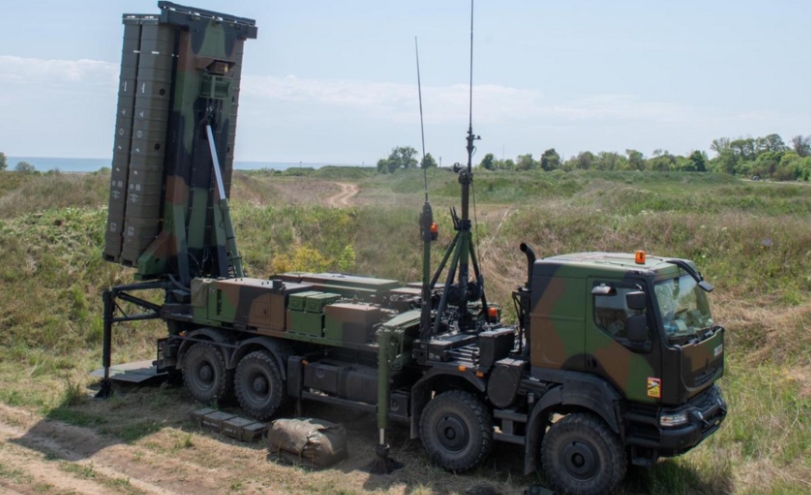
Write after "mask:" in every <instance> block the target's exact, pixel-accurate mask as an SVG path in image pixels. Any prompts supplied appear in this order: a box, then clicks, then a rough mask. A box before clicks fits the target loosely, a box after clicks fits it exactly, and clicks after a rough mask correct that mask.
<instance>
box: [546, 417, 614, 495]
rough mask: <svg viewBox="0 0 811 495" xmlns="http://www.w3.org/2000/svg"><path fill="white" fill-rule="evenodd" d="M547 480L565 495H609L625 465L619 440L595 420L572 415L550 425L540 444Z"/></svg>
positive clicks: (597, 419) (598, 419)
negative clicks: (605, 494)
mask: <svg viewBox="0 0 811 495" xmlns="http://www.w3.org/2000/svg"><path fill="white" fill-rule="evenodd" d="M541 458H542V460H543V469H544V473H545V474H546V477H547V479H549V480H550V481H551V482H552V484H553V485H554V486H555V488H556V489H557V490H558V491H560V492H562V493H565V494H568V495H599V494H603V493H609V492H611V490H613V489H614V488H615V487H616V486H617V485H618V484H619V483H620V481H622V479H623V478H624V477H625V471H626V469H627V467H628V463H627V462H628V461H627V459H626V456H625V451H624V450H623V448H622V445H621V444H620V441H619V439H618V438H617V436H616V435H615V434H614V432H613V431H611V429H609V428H608V426H606V424H605V423H604V422H603V421H602V420H601V419H600V418H598V417H596V416H594V415H593V414H588V413H573V414H570V415H568V416H566V417H565V418H563V419H561V420H560V421H558V422H556V423H555V424H553V425H552V426H551V427H550V428H549V431H548V432H547V433H546V435H545V436H544V439H543V442H542V444H541Z"/></svg>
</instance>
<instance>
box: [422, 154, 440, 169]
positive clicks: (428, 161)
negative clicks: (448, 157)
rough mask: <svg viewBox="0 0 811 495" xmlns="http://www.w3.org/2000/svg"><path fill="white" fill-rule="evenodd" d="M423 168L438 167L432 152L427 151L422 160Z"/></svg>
mask: <svg viewBox="0 0 811 495" xmlns="http://www.w3.org/2000/svg"><path fill="white" fill-rule="evenodd" d="M420 167H421V168H436V160H434V157H433V156H431V153H426V154H425V156H424V157H423V158H422V162H420Z"/></svg>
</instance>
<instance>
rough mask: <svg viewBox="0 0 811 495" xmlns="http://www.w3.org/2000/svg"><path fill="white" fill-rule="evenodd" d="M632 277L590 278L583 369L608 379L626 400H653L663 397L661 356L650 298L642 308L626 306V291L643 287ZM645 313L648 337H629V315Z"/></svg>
mask: <svg viewBox="0 0 811 495" xmlns="http://www.w3.org/2000/svg"><path fill="white" fill-rule="evenodd" d="M645 287H646V286H645V284H644V283H642V282H641V281H640V282H639V283H637V282H634V281H628V280H627V279H626V280H616V279H601V278H590V279H589V283H588V288H589V290H588V291H587V294H586V297H587V301H586V308H587V314H586V353H585V354H586V355H585V361H586V363H585V368H586V372H588V373H592V374H595V375H597V376H600V377H602V378H604V379H605V380H607V381H608V382H609V383H611V384H612V385H613V386H614V387H615V388H616V389H617V391H619V392H620V394H622V395H623V396H625V397H626V398H627V399H629V400H634V401H641V402H649V403H655V402H657V401H659V400H661V398H662V380H661V368H660V364H659V363H661V359H660V355H659V346H658V345H657V337H656V334H655V332H653V331H652V329H653V328H655V327H654V321H653V319H652V317H651V316H652V315H653V311H652V307H651V306H650V298H649V297H648V304H647V307H646V309H645V310H644V311H636V310H632V309H629V308H628V306H627V301H626V295H627V294H628V293H629V292H633V291H639V290H644V289H645ZM640 313H641V314H644V316H645V319H646V322H647V325H646V330H647V338H646V339H645V341H644V342H632V341H631V340H630V339H629V338H628V319H629V318H630V317H631V316H634V315H637V314H640Z"/></svg>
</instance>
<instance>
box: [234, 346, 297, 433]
mask: <svg viewBox="0 0 811 495" xmlns="http://www.w3.org/2000/svg"><path fill="white" fill-rule="evenodd" d="M234 388H235V389H236V393H237V400H238V401H239V405H240V406H242V409H243V410H244V411H245V412H246V413H247V414H248V415H250V416H251V417H253V418H256V419H259V420H264V419H267V418H269V417H271V416H273V413H275V412H276V410H277V409H279V406H281V405H282V403H283V402H284V399H285V393H284V381H283V380H282V374H281V373H280V372H279V366H278V365H277V364H276V360H275V359H274V357H273V356H272V355H271V354H270V353H269V352H267V351H254V352H252V353H250V354H248V355H247V356H245V357H244V358H242V360H241V361H240V362H239V365H238V366H237V373H236V377H235V379H234Z"/></svg>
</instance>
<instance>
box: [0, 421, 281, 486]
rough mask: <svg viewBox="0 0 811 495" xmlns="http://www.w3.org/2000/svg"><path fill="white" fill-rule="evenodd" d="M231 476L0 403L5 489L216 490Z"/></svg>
mask: <svg viewBox="0 0 811 495" xmlns="http://www.w3.org/2000/svg"><path fill="white" fill-rule="evenodd" d="M257 457H261V454H260V455H258V456H257ZM257 460H258V461H260V462H261V459H257ZM232 474H233V473H232V472H228V471H227V470H222V471H221V470H215V469H211V468H206V467H204V466H201V465H198V464H196V463H194V462H189V461H188V460H185V459H181V458H179V456H177V455H176V453H173V452H172V449H169V450H167V451H166V452H165V453H164V452H156V451H155V450H154V449H149V450H148V451H147V450H145V449H143V448H141V447H140V446H133V445H127V444H125V443H120V442H119V443H115V442H113V441H111V440H110V439H109V438H106V437H104V436H101V435H98V434H97V433H95V432H94V431H92V430H91V429H89V428H81V427H78V426H71V425H68V424H65V423H62V422H59V421H49V420H44V419H41V418H39V417H37V416H35V415H33V414H31V413H28V412H25V411H22V410H18V409H15V408H12V407H8V406H5V405H0V492H1V493H21V494H35V493H43V492H46V493H66V492H67V493H82V494H91V495H93V494H99V495H102V494H107V493H130V494H135V493H137V494H142V493H147V494H159V495H165V494H174V493H191V492H193V493H195V494H196V495H202V494H209V493H211V494H215V493H222V492H223V488H224V487H228V486H229V485H233V481H231V480H230V477H231V476H232ZM240 488H241V490H245V489H246V488H247V489H248V490H247V491H249V492H255V490H251V489H250V488H249V487H240ZM260 491H261V493H269V494H274V493H275V494H278V493H279V492H274V491H272V490H269V489H268V487H266V486H265V487H262V488H261V490H260Z"/></svg>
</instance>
